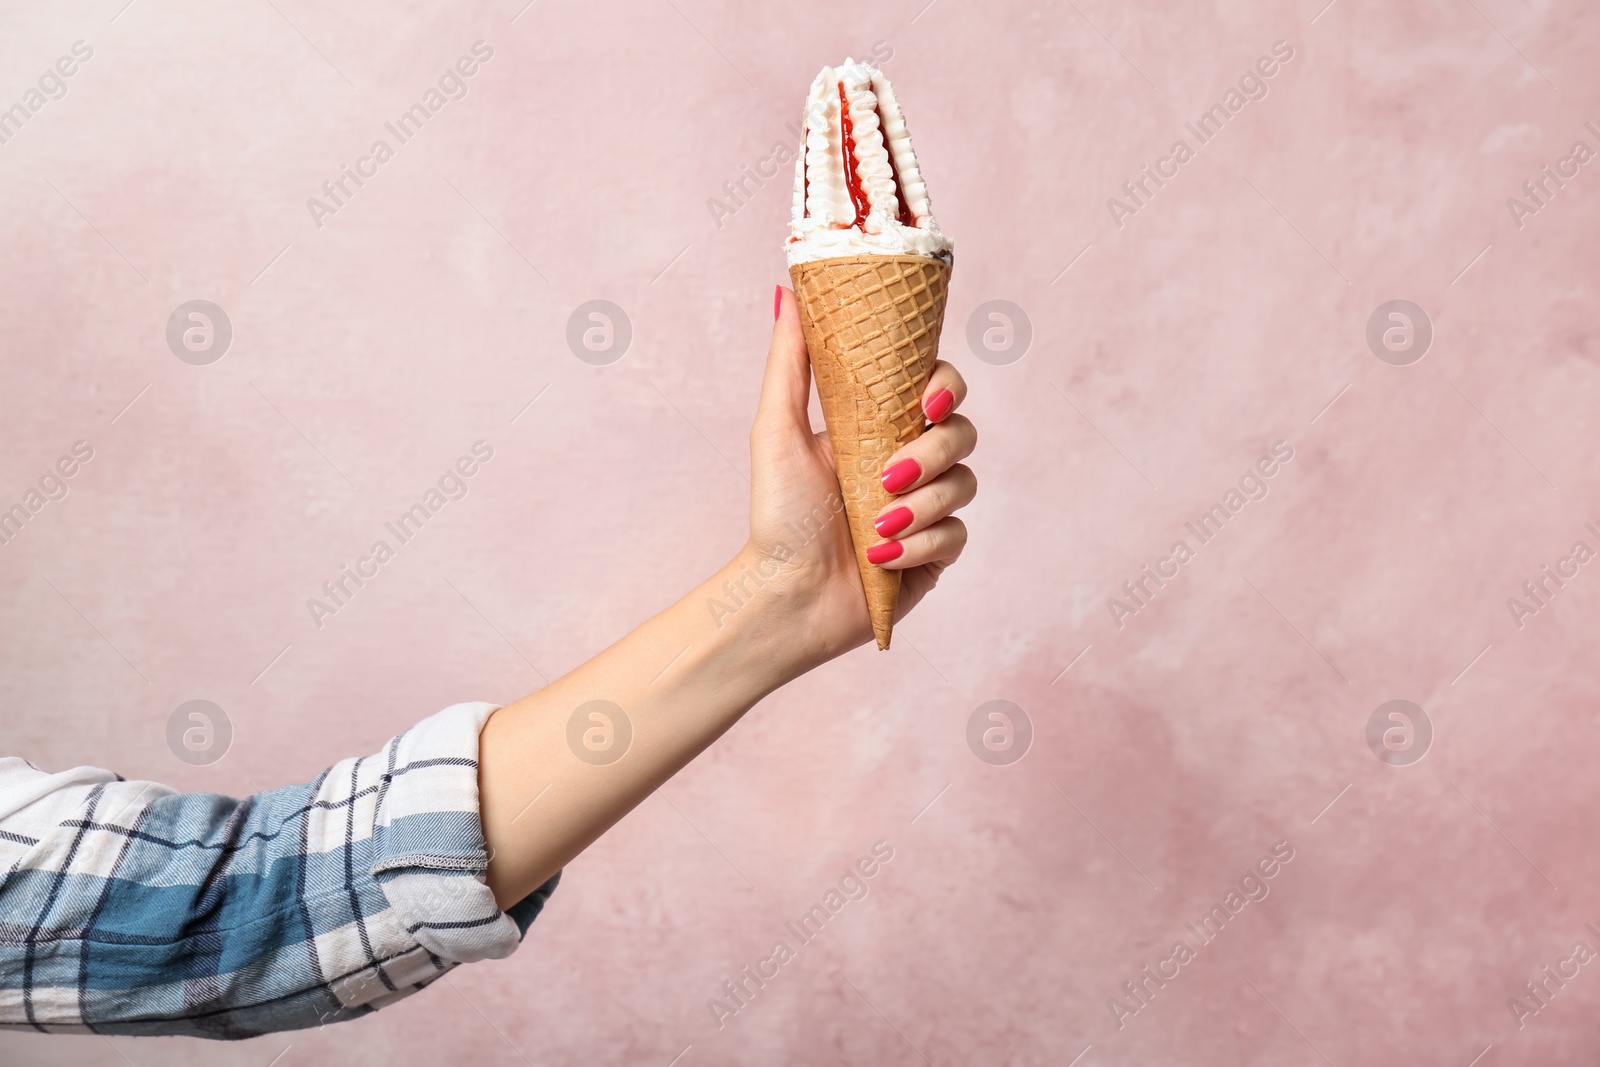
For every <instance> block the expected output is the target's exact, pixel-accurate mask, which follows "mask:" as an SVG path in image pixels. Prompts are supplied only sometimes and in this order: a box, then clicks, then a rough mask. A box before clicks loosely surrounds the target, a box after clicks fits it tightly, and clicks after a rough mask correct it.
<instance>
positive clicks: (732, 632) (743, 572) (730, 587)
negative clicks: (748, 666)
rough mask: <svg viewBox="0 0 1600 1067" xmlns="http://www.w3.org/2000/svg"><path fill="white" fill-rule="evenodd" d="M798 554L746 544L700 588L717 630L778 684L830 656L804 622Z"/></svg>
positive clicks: (805, 603)
mask: <svg viewBox="0 0 1600 1067" xmlns="http://www.w3.org/2000/svg"><path fill="white" fill-rule="evenodd" d="M802 569H803V564H801V563H800V562H799V561H798V559H797V558H795V557H793V556H789V557H788V558H779V557H778V556H775V555H774V554H772V553H770V552H766V551H763V550H762V549H761V548H759V547H757V546H755V545H752V544H745V545H744V546H742V547H741V548H740V549H739V551H738V552H737V553H735V554H734V556H733V558H732V559H730V560H729V561H728V562H727V563H726V564H724V565H723V566H722V568H721V569H719V570H718V571H717V572H716V574H714V575H713V576H712V577H711V578H710V579H708V580H707V581H706V583H705V584H704V585H703V586H702V587H701V591H700V592H701V594H702V596H703V597H704V600H705V610H706V612H707V617H708V618H709V619H710V625H711V628H712V629H713V630H714V631H715V632H716V634H717V635H718V636H719V637H721V638H725V639H727V640H729V641H730V642H732V643H734V644H737V645H738V646H740V647H742V648H744V649H746V650H747V651H748V652H749V653H750V654H751V655H752V656H753V657H755V658H756V659H758V660H759V661H760V662H761V663H762V664H763V665H765V667H766V668H767V670H768V671H769V672H770V673H771V674H772V676H773V677H774V681H773V683H772V685H771V688H772V689H776V688H778V687H779V686H781V685H784V684H786V683H787V682H789V681H792V680H793V679H795V678H798V677H799V676H800V675H802V674H804V673H806V671H809V670H811V669H812V668H813V667H815V666H817V665H818V664H820V663H823V662H825V661H826V660H828V659H830V658H831V655H832V654H830V653H829V652H828V651H827V650H826V649H824V648H822V647H821V645H820V643H819V642H818V641H817V635H816V633H815V632H814V628H813V627H811V626H809V625H808V619H809V610H808V603H809V600H810V597H809V596H808V594H807V592H806V583H805V581H804V578H803V575H802V574H800V573H799V572H800V571H801V570H802Z"/></svg>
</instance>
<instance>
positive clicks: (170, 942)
mask: <svg viewBox="0 0 1600 1067" xmlns="http://www.w3.org/2000/svg"><path fill="white" fill-rule="evenodd" d="M494 710H495V706H494V705H492V704H458V705H456V706H455V707H451V708H446V709H445V710H444V711H441V712H439V713H438V714H437V715H433V716H431V717H430V718H427V719H425V720H423V721H422V722H421V723H419V724H417V725H416V726H414V727H413V728H411V729H410V730H407V731H406V732H405V733H403V734H401V735H400V736H399V737H396V738H393V739H392V740H390V741H389V743H388V744H387V745H385V746H384V747H383V750H382V751H381V752H379V753H377V754H376V755H372V756H367V757H364V758H361V759H349V760H344V761H342V762H340V763H338V764H335V765H334V766H333V767H331V768H329V769H328V770H326V771H324V772H323V773H322V774H320V775H318V776H317V778H316V779H315V780H314V781H312V782H310V783H308V784H306V785H298V786H289V787H287V788H284V789H274V790H271V791H269V792H264V793H258V794H256V795H255V796H252V797H248V798H246V799H244V800H234V799H232V798H229V797H222V796H215V795H212V794H204V793H175V792H173V791H172V790H170V789H167V788H166V787H164V786H159V785H155V784H154V783H150V782H129V781H123V780H122V779H121V778H120V777H118V776H116V775H114V774H110V773H109V772H106V771H101V770H97V769H95V768H92V767H79V768H77V769H75V770H71V771H65V772H62V773H60V774H48V773H46V772H44V771H40V770H38V769H36V768H34V767H33V766H32V765H31V764H28V763H27V762H25V761H23V760H20V759H15V758H4V759H0V1027H7V1028H22V1029H32V1030H37V1031H42V1032H49V1033H101V1034H136V1035H139V1034H181V1035H187V1036H190V1037H208V1038H217V1039H225V1040H226V1039H238V1038H247V1037H255V1036H257V1035H260V1034H265V1033H269V1032H272V1031H279V1030H296V1029H302V1028H305V1027H311V1026H319V1025H321V1024H323V1023H329V1022H338V1021H342V1020H345V1019H353V1018H356V1017H358V1016H361V1015H365V1014H368V1013H369V1012H372V1011H376V1010H377V1009H378V1008H381V1007H384V1006H386V1005H388V1004H391V1003H393V1002H394V1001H396V1000H399V999H400V998H401V997H405V996H409V995H410V994H412V993H414V992H416V991H417V990H419V989H421V988H423V987H424V986H426V985H427V984H428V983H430V982H432V981H433V980H434V979H435V978H438V977H439V976H440V975H442V974H444V973H445V972H447V971H449V970H450V969H451V968H453V967H455V966H456V965H457V964H461V963H471V962H473V961H475V960H481V959H498V958H500V957H503V956H507V955H509V954H510V953H511V952H512V951H513V950H515V949H516V947H517V945H518V943H519V942H520V941H521V939H522V936H523V935H524V934H525V933H526V932H527V929H528V926H529V924H530V923H532V922H533V919H534V917H535V916H537V915H538V913H539V910H540V909H541V908H542V907H543V906H544V902H545V900H546V899H547V898H548V897H549V895H550V893H551V891H552V890H553V889H554V888H555V885H556V882H557V881H558V880H559V879H560V875H559V874H558V875H556V877H554V878H552V879H550V881H549V882H547V883H545V884H544V885H543V886H541V887H539V888H538V889H537V890H535V891H534V892H533V893H532V894H531V895H529V896H528V898H527V899H525V900H523V901H521V902H520V903H518V904H516V905H514V906H512V907H511V908H510V909H509V910H508V911H505V912H502V911H501V910H500V909H499V908H497V907H496V906H495V902H494V896H493V894H492V893H491V892H490V891H489V888H488V886H487V885H485V884H484V878H483V874H484V870H485V868H486V867H487V865H488V856H487V854H486V852H485V848H484V839H483V830H482V826H481V823H480V821H479V817H478V759H477V757H478V732H479V730H480V729H481V727H482V726H483V723H484V721H485V720H486V719H487V718H488V717H489V715H490V713H492V712H493V711H494Z"/></svg>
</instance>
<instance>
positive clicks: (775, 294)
mask: <svg viewBox="0 0 1600 1067" xmlns="http://www.w3.org/2000/svg"><path fill="white" fill-rule="evenodd" d="M782 314H783V286H781V285H774V286H773V287H772V321H773V322H777V321H778V316H780V315H782Z"/></svg>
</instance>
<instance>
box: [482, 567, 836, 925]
mask: <svg viewBox="0 0 1600 1067" xmlns="http://www.w3.org/2000/svg"><path fill="white" fill-rule="evenodd" d="M784 566H785V565H784V564H782V563H780V562H779V561H776V560H773V559H772V558H771V557H768V556H761V555H758V554H757V553H755V552H753V551H751V550H748V549H747V550H745V551H742V552H740V554H739V555H738V556H736V557H735V558H734V559H733V561H731V562H730V563H729V564H728V565H727V566H726V567H724V568H722V570H721V571H719V572H718V573H717V574H715V575H713V576H712V577H711V578H710V579H708V580H707V581H706V582H705V583H703V584H702V585H701V586H700V587H699V588H697V589H696V590H694V591H693V592H692V593H690V594H689V595H688V596H686V597H684V598H683V599H682V600H680V601H678V602H677V603H676V604H674V605H672V606H671V607H669V608H667V609H666V610H665V611H663V612H661V613H660V614H659V615H656V616H655V617H654V618H652V619H651V620H650V621H648V622H646V623H645V624H644V625H642V626H640V627H639V628H638V629H636V630H634V631H633V632H632V633H630V634H628V636H626V637H624V638H623V639H622V640H621V641H618V642H617V643H616V644H615V645H612V646H611V647H610V648H608V649H606V650H605V651H604V652H602V653H600V655H598V656H596V657H595V658H594V659H592V660H590V661H589V662H587V663H585V664H584V665H583V666H581V667H579V668H577V669H576V670H574V671H572V672H571V673H570V674H567V675H565V676H563V677H561V678H560V679H558V680H557V681H555V682H554V683H552V684H551V685H549V686H547V687H545V688H544V689H541V690H540V691H539V692H537V693H534V694H533V695H531V696H528V697H525V698H523V699H522V700H519V701H517V702H516V703H515V704H511V705H508V706H507V707H505V708H502V709H501V710H500V711H498V712H496V713H495V714H494V715H493V716H492V717H491V718H490V719H489V721H488V723H487V724H486V725H485V727H484V729H483V734H482V737H481V741H480V745H479V771H478V776H479V778H478V781H479V792H480V798H479V802H480V811H481V814H482V819H483V832H484V838H485V840H486V842H487V845H488V848H489V853H490V861H489V871H488V881H489V886H490V888H491V889H493V890H494V894H495V899H496V901H498V902H499V904H500V906H501V907H502V908H504V907H509V906H510V905H511V904H513V903H515V902H516V901H518V900H520V899H522V898H523V897H525V896H526V895H527V894H528V893H529V892H531V891H532V890H533V889H534V888H536V887H537V886H539V885H540V884H542V883H543V882H544V881H545V880H546V879H548V878H549V877H550V876H551V875H553V874H555V873H556V871H558V870H560V869H561V868H562V866H563V865H565V864H566V863H567V862H568V861H569V860H571V859H572V858H573V857H575V856H577V855H578V853H580V852H582V851H583V850H584V849H585V848H586V847H588V845H589V844H590V843H591V842H593V841H594V840H595V839H596V838H598V837H599V836H600V835H601V834H602V833H604V832H605V831H606V830H607V829H609V828H610V827H611V826H612V824H613V823H615V822H616V821H617V820H619V819H620V818H622V816H624V815H626V814H627V813H628V812H629V811H630V810H632V809H633V808H634V807H635V806H636V805H637V804H638V803H639V802H640V801H642V800H644V798H645V797H647V796H649V795H650V793H651V792H653V791H654V790H655V789H656V788H657V787H658V786H659V785H661V784H662V783H663V782H665V781H666V780H667V779H668V778H670V777H672V775H673V774H675V773H676V772H677V771H678V770H679V769H681V768H682V767H683V766H684V765H685V764H687V763H688V762H689V761H690V760H692V759H694V757H695V756H697V755H699V753H700V752H701V751H702V750H704V749H705V748H706V747H707V746H708V745H710V744H711V743H712V742H713V741H715V740H716V739H717V738H718V737H720V736H721V735H722V733H723V732H724V731H725V730H727V729H728V728H729V727H730V726H732V725H733V724H734V723H735V722H737V721H738V719H739V717H740V716H742V715H743V714H744V713H745V712H746V711H748V710H749V709H750V708H751V707H753V706H754V705H755V704H756V703H757V702H758V701H760V700H761V698H762V697H764V696H766V695H767V694H768V693H770V692H772V691H773V690H774V689H776V688H778V687H779V686H781V685H783V684H784V683H785V682H787V681H789V680H790V679H792V678H794V677H796V676H798V675H799V674H801V673H803V672H804V671H805V670H807V669H809V667H810V666H812V665H813V664H814V663H816V662H819V661H820V659H822V658H825V657H826V655H827V653H826V652H825V651H824V650H821V649H815V648H809V647H807V645H808V642H807V638H806V635H805V633H804V628H803V627H797V626H795V625H794V621H795V620H793V619H791V618H790V617H789V615H790V614H791V613H792V609H791V608H790V607H789V606H788V601H787V599H786V598H784V597H781V596H777V595H774V594H773V588H774V586H776V585H777V584H781V583H782V581H783V578H784V575H783V574H782V571H783V569H784ZM595 701H604V702H607V703H609V704H611V705H615V708H616V709H620V712H621V714H620V715H619V714H618V713H617V712H616V711H615V710H614V709H612V708H608V707H607V706H606V705H605V704H596V703H591V702H595ZM580 709H581V710H580ZM575 714H576V715H577V719H578V722H577V724H576V726H573V725H572V720H573V718H574V715H575ZM630 733H631V736H628V735H629V734H630ZM618 753H621V755H620V757H619V756H618ZM608 760H614V762H607V761H608Z"/></svg>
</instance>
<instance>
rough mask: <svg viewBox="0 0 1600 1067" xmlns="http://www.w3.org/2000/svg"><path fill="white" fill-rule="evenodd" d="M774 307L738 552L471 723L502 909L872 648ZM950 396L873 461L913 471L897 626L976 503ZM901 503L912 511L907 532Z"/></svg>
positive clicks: (795, 346)
mask: <svg viewBox="0 0 1600 1067" xmlns="http://www.w3.org/2000/svg"><path fill="white" fill-rule="evenodd" d="M778 297H779V304H778V308H779V314H778V319H777V322H776V323H775V324H774V326H773V337H772V346H771V349H770V350H769V352H768V356H767V369H766V375H765V379H764V381H763V383H762V392H761V402H760V405H759V408H758V410H757V413H756V421H755V426H754V428H753V429H752V430H751V434H750V452H751V468H752V471H751V475H752V476H751V506H750V513H751V514H750V539H749V541H748V543H747V544H746V545H745V546H744V548H743V549H741V550H740V551H739V552H738V553H737V554H736V555H735V556H734V558H733V559H732V560H731V561H730V562H729V563H728V564H727V565H726V566H725V567H723V568H722V569H721V570H720V571H719V572H717V573H716V574H715V575H713V576H712V577H711V578H709V579H707V580H706V582H704V583H703V584H702V585H701V586H700V587H699V588H697V589H696V590H694V592H692V593H690V594H689V595H688V596H686V597H684V598H683V599H682V600H680V601H679V602H678V603H676V604H674V605H673V606H671V607H670V608H668V609H667V610H665V611H663V612H662V613H661V614H659V615H657V616H656V617H655V618H653V619H651V620H650V621H649V622H647V623H645V624H644V625H643V626H641V627H639V628H638V629H637V630H635V631H633V632H632V633H630V634H629V635H628V636H627V637H625V638H623V639H622V640H621V641H619V642H617V643H616V644H615V645H613V646H611V647H610V648H609V649H607V650H606V651H605V652H603V653H601V654H600V655H599V656H596V657H595V658H594V659H592V660H590V661H589V662H588V663H585V664H584V665H583V666H581V667H579V668H578V669H577V670H574V671H573V672H572V673H570V674H568V675H566V676H564V677H562V678H560V679H559V680H557V681H556V682H555V683H553V684H552V685H550V686H548V687H546V688H544V689H542V690H540V691H539V692H537V693H534V694H533V695H531V696H528V697H524V698H523V699H522V700H519V701H517V702H516V703H515V704H512V705H509V706H508V707H505V708H503V709H501V710H500V711H498V712H496V713H495V714H494V715H493V716H492V717H491V718H490V719H489V722H488V724H487V725H486V726H485V727H484V730H483V734H482V737H481V741H480V748H479V771H478V782H479V792H480V798H479V802H480V811H481V815H482V819H483V832H484V837H485V839H486V841H487V844H488V848H489V854H490V861H489V869H488V881H489V886H490V888H491V889H492V890H493V891H494V895H495V899H496V901H498V902H499V904H500V906H501V907H509V906H510V905H511V904H513V903H515V902H516V901H518V900H521V899H522V898H523V897H524V896H526V895H527V894H528V893H529V892H531V891H532V890H533V889H534V888H535V887H537V886H539V885H541V884H543V883H544V881H545V880H546V879H548V878H549V877H550V876H551V875H553V874H554V873H555V872H556V871H558V870H560V869H561V867H562V865H563V864H565V863H566V862H567V861H569V860H571V859H572V858H573V857H574V856H576V855H577V854H578V853H580V852H582V851H583V850H584V848H586V847H587V846H588V845H589V844H590V843H591V842H593V841H594V840H595V839H596V838H598V837H599V836H600V835H601V834H602V833H604V832H605V831H606V830H607V829H608V828H609V827H610V826H611V825H612V824H614V823H615V822H616V821H617V820H618V819H620V818H622V816H623V815H625V814H627V813H628V812H629V811H630V810H632V809H633V807H634V806H635V805H637V804H638V803H639V802H640V801H642V800H643V799H644V798H645V797H647V796H649V795H650V793H651V792H652V791H653V790H655V789H656V788H657V787H658V786H660V785H661V784H662V783H663V782H665V781H666V780H667V779H668V778H671V777H672V776H673V775H674V774H676V773H677V772H678V770H679V769H681V768H682V767H683V766H684V765H685V764H687V763H688V762H689V761H690V760H692V759H694V757H695V756H696V755H698V754H699V753H700V752H701V751H703V750H704V749H705V748H706V747H707V746H708V745H710V744H711V743H712V742H713V741H715V740H716V739H717V738H718V737H720V736H721V735H722V733H723V732H724V731H725V730H727V729H728V727H730V726H732V725H733V724H734V723H735V722H737V721H738V720H739V718H740V716H742V715H743V714H744V713H745V712H746V711H748V710H750V708H751V707H752V706H754V705H755V704H756V702H758V701H759V700H761V698H762V697H764V696H766V695H767V694H768V693H770V692H772V691H773V690H774V689H777V688H778V687H780V686H782V685H783V684H784V683H786V682H788V681H790V680H791V679H793V678H796V677H798V676H799V675H801V674H804V673H805V672H806V671H808V670H810V669H811V668H812V667H815V666H817V665H818V664H820V663H824V662H826V661H827V660H829V659H832V658H833V657H834V656H837V655H839V654H840V653H842V652H845V651H847V650H849V649H851V648H854V647H855V646H856V645H859V644H862V643H864V642H865V641H866V640H868V638H870V637H871V634H872V630H871V626H870V623H869V621H868V619H867V610H866V602H865V599H864V597H863V595H862V592H861V581H860V576H859V574H858V572H857V569H856V562H855V556H854V554H853V552H852V551H851V545H850V534H849V529H848V525H847V523H846V521H845V519H844V513H843V505H842V502H841V500H840V499H839V495H838V483H837V480H836V478H835V476H834V471H833V459H832V453H831V452H830V451H829V448H828V444H827V437H826V434H816V433H813V432H812V429H811V425H810V418H809V415H808V413H807V401H808V399H809V396H810V387H811V382H810V364H809V361H808V359H807V356H806V347H805V338H804V336H803V334H802V331H801V328H800V320H799V316H798V314H797V312H796V309H795V303H794V297H793V294H792V293H790V292H789V291H788V290H784V289H780V290H779V294H778ZM964 393H965V385H964V383H963V382H962V381H961V378H960V375H958V374H957V373H956V372H955V370H954V368H952V367H950V366H949V365H948V364H945V363H940V364H939V365H938V366H937V368H936V369H935V371H934V373H933V375H932V376H931V378H930V380H929V383H928V386H927V389H926V391H925V392H924V395H923V404H924V407H925V408H926V409H927V410H929V411H930V412H931V413H932V414H933V415H934V416H935V417H937V418H938V419H939V420H941V421H940V422H939V423H938V424H937V425H935V426H934V427H932V428H931V429H930V430H928V432H927V433H925V434H923V436H922V437H920V438H919V439H918V440H916V441H913V442H912V443H911V444H909V445H906V446H905V447H904V448H902V449H901V450H900V451H899V452H897V453H895V455H894V456H893V457H891V459H890V462H889V464H887V465H886V469H887V467H894V466H896V465H897V464H899V463H900V462H901V461H902V460H906V459H911V460H914V461H915V462H916V465H917V467H918V469H919V471H920V473H919V474H918V475H917V477H916V478H915V479H914V480H913V481H912V482H911V484H910V485H908V486H906V487H905V488H904V489H903V490H902V493H903V495H902V496H901V497H900V498H898V499H897V500H896V501H895V505H894V506H891V508H889V509H888V510H887V511H886V512H885V517H886V518H887V517H889V516H891V515H892V516H893V519H892V520H891V521H890V522H888V523H884V524H882V528H883V529H886V530H890V531H892V532H893V531H896V530H897V532H895V536H894V538H893V539H894V540H897V541H899V542H900V543H901V544H902V545H903V546H904V551H903V552H902V554H901V555H900V556H899V557H898V558H897V559H894V560H892V561H890V562H888V563H886V564H884V566H886V567H890V568H893V569H898V570H902V571H904V572H905V574H904V579H903V581H904V584H903V587H902V590H901V595H900V608H899V610H900V612H901V613H903V612H905V611H906V610H909V609H910V608H911V607H912V606H913V605H914V604H915V603H916V602H917V601H918V600H919V599H921V598H922V596H923V595H924V594H925V593H927V591H928V590H929V589H931V588H932V587H933V585H934V583H935V582H936V581H937V580H938V575H939V572H940V571H942V570H943V569H944V567H946V566H948V565H949V564H950V563H952V562H954V561H955V559H956V557H957V556H959V555H960V553H961V549H962V547H963V546H964V545H965V543H966V529H965V527H964V526H963V525H962V523H961V520H960V519H957V518H954V517H952V515H951V513H952V512H953V511H955V510H956V509H957V508H959V507H962V506H964V505H965V504H966V503H968V502H969V501H970V500H971V499H972V497H973V494H974V493H975V492H976V490H977V482H976V479H975V478H974V477H973V475H972V472H971V471H970V470H969V469H968V468H966V467H965V466H962V465H961V464H960V463H959V460H961V459H963V458H964V457H966V456H967V455H968V454H970V453H971V451H972V449H973V446H974V445H975V444H976V433H975V431H974V430H973V428H972V424H971V423H970V422H968V421H967V420H966V419H965V418H963V417H962V416H959V415H955V416H951V415H950V412H951V410H952V409H953V408H954V406H955V405H956V404H957V403H959V402H960V400H961V399H962V397H963V395H964ZM941 394H947V395H941ZM898 507H906V508H909V510H910V511H911V517H910V519H909V522H907V521H906V517H905V516H904V515H900V514H895V512H896V510H897V508H898ZM591 701H606V702H609V703H610V704H612V705H615V708H618V709H621V714H620V715H618V714H617V713H616V712H615V711H614V710H612V709H608V708H607V707H606V706H605V705H600V704H590V702H591ZM586 705H587V706H586ZM594 715H600V716H603V717H604V718H602V719H596V718H593V717H592V716H594ZM574 716H576V718H577V728H576V733H577V736H573V734H571V733H569V730H572V729H573V727H572V726H571V725H570V724H571V723H572V720H573V719H574ZM624 717H625V721H624ZM608 727H609V730H610V734H609V738H608V736H607V731H608ZM627 729H631V738H629V739H627V740H626V741H624V736H625V732H624V731H625V730H627ZM590 730H592V731H594V732H593V733H591V734H589V736H588V741H589V745H585V742H584V737H583V734H584V732H586V731H590ZM591 746H592V747H591ZM619 752H621V753H622V754H621V755H620V757H617V755H616V754H617V753H619ZM580 753H582V754H581V755H580ZM608 758H614V759H615V762H609V763H606V762H601V761H602V760H605V759H608Z"/></svg>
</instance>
